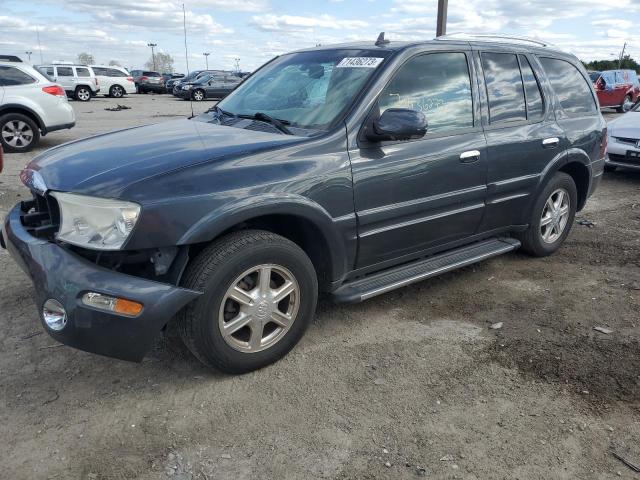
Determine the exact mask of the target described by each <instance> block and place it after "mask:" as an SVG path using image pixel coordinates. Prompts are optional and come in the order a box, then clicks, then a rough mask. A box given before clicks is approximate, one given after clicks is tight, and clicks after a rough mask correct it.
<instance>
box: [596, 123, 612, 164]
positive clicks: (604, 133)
mask: <svg viewBox="0 0 640 480" xmlns="http://www.w3.org/2000/svg"><path fill="white" fill-rule="evenodd" d="M608 144H609V135H607V127H604V129H603V130H602V140H600V156H599V157H598V158H604V157H605V155H606V154H607V145H608Z"/></svg>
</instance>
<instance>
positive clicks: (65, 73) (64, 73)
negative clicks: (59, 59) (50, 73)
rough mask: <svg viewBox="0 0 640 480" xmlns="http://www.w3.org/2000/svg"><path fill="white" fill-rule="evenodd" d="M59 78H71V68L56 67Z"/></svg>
mask: <svg viewBox="0 0 640 480" xmlns="http://www.w3.org/2000/svg"><path fill="white" fill-rule="evenodd" d="M56 69H57V70H58V76H59V77H73V69H72V68H71V67H56Z"/></svg>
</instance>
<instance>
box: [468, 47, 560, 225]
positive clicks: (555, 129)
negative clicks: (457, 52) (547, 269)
mask: <svg viewBox="0 0 640 480" xmlns="http://www.w3.org/2000/svg"><path fill="white" fill-rule="evenodd" d="M474 57H475V61H476V65H477V67H478V70H479V71H480V72H482V73H481V74H480V75H479V77H480V79H481V80H484V82H483V84H484V85H483V88H482V89H481V92H482V95H481V96H482V97H483V123H484V131H485V135H486V138H487V149H488V159H489V160H488V170H487V205H486V212H485V216H484V219H483V221H482V225H481V230H482V231H493V230H499V229H504V228H506V227H510V226H513V225H521V224H524V223H526V221H527V220H526V214H525V212H526V211H527V208H526V207H527V205H528V203H529V201H530V200H531V196H532V194H533V193H534V192H535V191H536V187H537V185H538V181H539V179H540V176H541V174H542V172H543V170H544V169H545V167H546V166H547V165H548V164H549V163H550V162H551V161H552V160H553V159H554V158H555V157H556V156H558V155H562V153H561V152H563V151H564V150H565V148H566V146H567V140H566V138H565V134H564V131H563V130H562V128H560V127H559V126H558V124H557V123H556V119H555V115H554V112H553V108H551V103H550V99H549V98H548V95H546V94H545V93H544V89H543V88H541V81H540V75H539V73H536V70H535V69H534V68H533V64H534V62H535V59H534V58H533V57H532V56H530V55H526V54H523V53H517V52H508V51H504V50H483V51H478V52H475V55H474Z"/></svg>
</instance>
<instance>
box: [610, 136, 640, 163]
mask: <svg viewBox="0 0 640 480" xmlns="http://www.w3.org/2000/svg"><path fill="white" fill-rule="evenodd" d="M628 152H635V153H636V154H637V155H640V148H638V147H637V146H635V145H633V144H631V143H622V142H619V141H617V140H614V139H612V138H611V137H609V145H608V147H607V159H606V162H607V165H609V166H612V167H625V168H633V169H636V170H638V169H640V158H635V157H633V158H632V157H629V156H628Z"/></svg>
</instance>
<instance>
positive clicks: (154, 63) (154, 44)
mask: <svg viewBox="0 0 640 480" xmlns="http://www.w3.org/2000/svg"><path fill="white" fill-rule="evenodd" d="M157 46H158V44H157V43H147V47H151V61H152V62H153V70H154V71H155V69H156V54H155V52H154V50H153V49H154V48H156V47H157Z"/></svg>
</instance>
